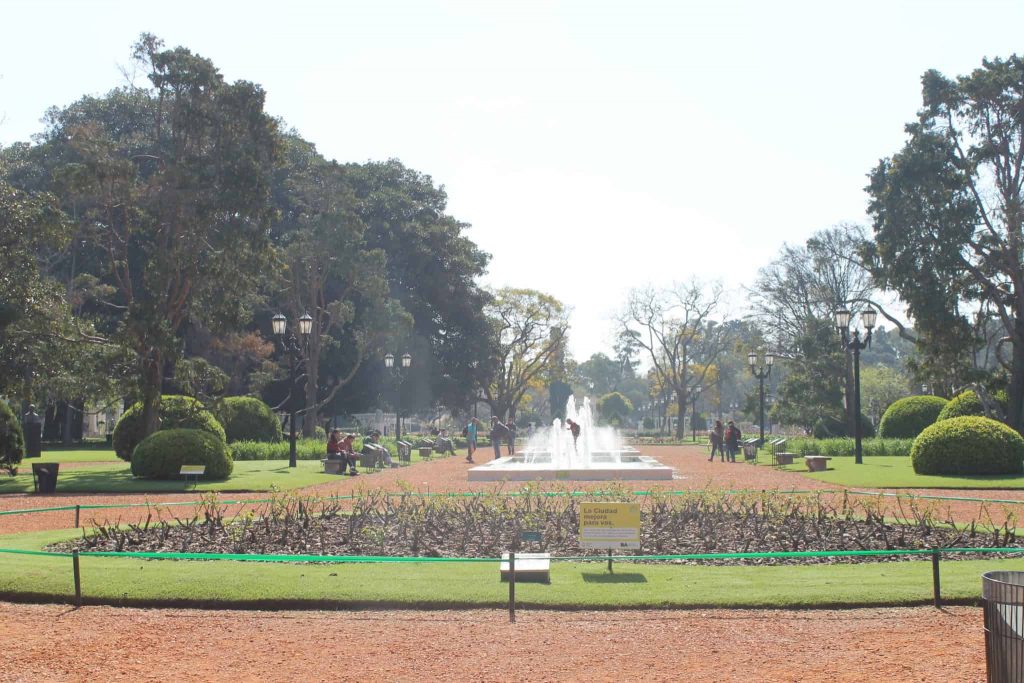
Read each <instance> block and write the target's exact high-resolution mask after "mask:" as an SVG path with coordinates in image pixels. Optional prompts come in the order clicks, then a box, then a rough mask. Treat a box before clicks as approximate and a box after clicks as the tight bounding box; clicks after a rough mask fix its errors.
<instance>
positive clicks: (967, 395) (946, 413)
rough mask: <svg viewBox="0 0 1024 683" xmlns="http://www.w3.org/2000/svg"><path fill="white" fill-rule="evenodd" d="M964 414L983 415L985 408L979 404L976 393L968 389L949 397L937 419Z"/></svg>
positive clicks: (979, 400)
mask: <svg viewBox="0 0 1024 683" xmlns="http://www.w3.org/2000/svg"><path fill="white" fill-rule="evenodd" d="M965 415H982V416H984V415H985V408H984V407H983V406H982V405H981V399H980V398H978V395H977V394H976V393H974V392H973V391H971V390H970V389H968V390H967V391H964V392H961V393H959V394H957V395H956V396H954V397H953V398H952V399H950V401H949V403H947V404H946V405H945V407H944V408H943V409H942V412H940V413H939V418H938V420H937V421H941V420H948V419H950V418H951V417H964V416H965Z"/></svg>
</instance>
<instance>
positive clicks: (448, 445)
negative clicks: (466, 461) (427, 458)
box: [434, 429, 455, 455]
mask: <svg viewBox="0 0 1024 683" xmlns="http://www.w3.org/2000/svg"><path fill="white" fill-rule="evenodd" d="M434 437H435V438H434V451H435V452H437V453H441V454H445V453H447V454H449V455H455V443H454V442H452V440H451V439H450V438H448V430H447V429H442V430H439V431H438V432H437V434H435V435H434Z"/></svg>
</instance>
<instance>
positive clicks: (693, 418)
mask: <svg viewBox="0 0 1024 683" xmlns="http://www.w3.org/2000/svg"><path fill="white" fill-rule="evenodd" d="M702 388H703V387H694V388H693V391H691V392H690V394H691V395H692V396H693V410H691V411H690V432H691V437H692V438H693V442H694V443H697V398H698V397H699V396H700V391H701V389H702Z"/></svg>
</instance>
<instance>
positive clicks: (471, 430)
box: [462, 417, 478, 462]
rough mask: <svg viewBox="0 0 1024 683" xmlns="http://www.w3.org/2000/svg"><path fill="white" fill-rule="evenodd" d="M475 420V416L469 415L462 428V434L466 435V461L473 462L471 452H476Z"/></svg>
mask: <svg viewBox="0 0 1024 683" xmlns="http://www.w3.org/2000/svg"><path fill="white" fill-rule="evenodd" d="M477 422H478V421H477V419H476V418H475V417H471V418H469V422H467V423H466V426H465V427H463V428H462V435H463V436H464V437H466V462H473V453H475V452H476V435H477V429H476V427H477Z"/></svg>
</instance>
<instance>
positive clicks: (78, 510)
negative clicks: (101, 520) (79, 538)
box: [75, 505, 82, 529]
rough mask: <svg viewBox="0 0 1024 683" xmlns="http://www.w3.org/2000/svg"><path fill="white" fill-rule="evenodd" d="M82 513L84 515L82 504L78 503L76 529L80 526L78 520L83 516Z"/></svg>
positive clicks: (76, 507)
mask: <svg viewBox="0 0 1024 683" xmlns="http://www.w3.org/2000/svg"><path fill="white" fill-rule="evenodd" d="M81 515H82V506H81V505H76V506H75V528H76V529H77V528H78V520H79V518H80V517H81Z"/></svg>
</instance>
